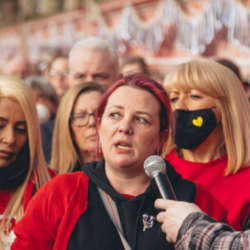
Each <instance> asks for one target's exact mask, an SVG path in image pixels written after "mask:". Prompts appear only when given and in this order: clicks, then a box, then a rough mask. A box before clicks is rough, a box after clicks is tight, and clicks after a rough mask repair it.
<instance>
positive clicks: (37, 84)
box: [24, 76, 58, 103]
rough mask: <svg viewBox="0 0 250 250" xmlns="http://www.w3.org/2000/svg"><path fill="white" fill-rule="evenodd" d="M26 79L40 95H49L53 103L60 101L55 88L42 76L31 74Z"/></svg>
mask: <svg viewBox="0 0 250 250" xmlns="http://www.w3.org/2000/svg"><path fill="white" fill-rule="evenodd" d="M24 81H25V82H26V83H27V85H28V86H29V87H30V88H31V89H32V90H36V91H37V95H38V96H43V97H48V98H49V99H50V100H51V101H52V102H53V103H58V97H57V94H56V91H55V89H54V88H53V87H52V85H51V84H50V83H49V82H48V81H47V80H46V79H45V78H43V77H42V76H29V77H27V78H26V79H25V80H24Z"/></svg>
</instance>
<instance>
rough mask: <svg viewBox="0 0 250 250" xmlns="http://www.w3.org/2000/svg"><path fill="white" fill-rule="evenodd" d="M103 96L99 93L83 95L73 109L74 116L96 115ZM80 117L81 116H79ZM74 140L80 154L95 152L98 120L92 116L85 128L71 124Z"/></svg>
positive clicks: (93, 92)
mask: <svg viewBox="0 0 250 250" xmlns="http://www.w3.org/2000/svg"><path fill="white" fill-rule="evenodd" d="M101 98H102V94H101V93H100V92H98V91H92V92H87V93H82V94H81V95H80V96H79V97H78V98H77V101H76V103H75V105H74V108H73V113H74V114H79V115H81V114H83V113H89V114H91V113H95V111H96V109H97V107H98V104H99V102H100V100H101ZM79 117H80V116H79ZM70 127H71V131H72V138H73V141H74V142H75V144H76V146H77V148H78V150H79V151H80V152H87V151H94V150H95V148H96V138H97V126H96V118H95V117H94V116H93V115H91V116H90V117H89V121H88V123H87V124H85V125H84V126H76V125H75V124H74V122H71V123H70Z"/></svg>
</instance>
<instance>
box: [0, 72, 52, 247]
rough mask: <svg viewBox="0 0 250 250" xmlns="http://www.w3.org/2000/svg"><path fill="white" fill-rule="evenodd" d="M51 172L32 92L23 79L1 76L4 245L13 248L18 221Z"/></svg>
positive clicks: (0, 231) (0, 236) (0, 225)
mask: <svg viewBox="0 0 250 250" xmlns="http://www.w3.org/2000/svg"><path fill="white" fill-rule="evenodd" d="M50 176H54V174H53V173H52V172H51V173H49V171H48V168H47V164H46V163H45V160H44V156H43V152H42V146H41V139H40V130H39V121H38V117H37V111H36V105H35V100H34V97H33V96H32V92H31V90H30V89H29V87H28V86H27V85H26V84H25V83H24V82H23V81H22V80H20V79H18V78H15V77H7V76H0V249H5V250H7V249H10V245H11V244H12V242H13V241H14V238H15V235H14V233H13V228H14V226H15V222H16V221H19V220H20V219H21V218H22V216H23V213H24V211H25V210H26V208H27V205H28V203H29V202H30V200H31V198H32V196H33V195H34V193H35V191H36V190H38V189H39V188H40V187H42V186H43V185H44V184H45V183H46V182H47V181H48V180H50V178H51V177H50Z"/></svg>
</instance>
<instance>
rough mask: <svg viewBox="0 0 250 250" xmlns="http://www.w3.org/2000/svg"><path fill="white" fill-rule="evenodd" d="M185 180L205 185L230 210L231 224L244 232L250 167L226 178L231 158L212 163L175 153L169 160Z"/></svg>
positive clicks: (249, 206)
mask: <svg viewBox="0 0 250 250" xmlns="http://www.w3.org/2000/svg"><path fill="white" fill-rule="evenodd" d="M166 159H167V160H168V161H169V162H170V163H171V164H172V166H173V167H174V168H175V169H176V171H177V172H178V173H180V174H181V175H182V178H184V179H188V180H191V181H195V182H199V183H200V184H202V185H203V186H204V187H205V188H206V189H207V190H208V191H209V192H210V193H211V194H212V195H213V196H214V197H215V198H216V199H217V200H218V201H219V202H220V203H221V204H222V205H223V206H224V207H225V208H226V209H227V211H228V217H227V219H228V222H229V225H230V226H232V227H233V228H234V229H235V230H237V231H241V230H242V227H243V225H244V222H245V220H246V217H247V215H248V213H249V212H250V181H249V179H250V168H244V169H242V170H240V171H239V172H238V173H236V174H235V175H229V176H226V177H224V173H225V169H226V166H227V157H223V158H219V159H216V160H214V161H211V162H208V163H199V162H189V161H185V160H183V159H181V158H180V157H178V156H177V155H176V152H175V151H174V150H173V151H172V152H171V153H170V154H169V155H168V156H167V158H166Z"/></svg>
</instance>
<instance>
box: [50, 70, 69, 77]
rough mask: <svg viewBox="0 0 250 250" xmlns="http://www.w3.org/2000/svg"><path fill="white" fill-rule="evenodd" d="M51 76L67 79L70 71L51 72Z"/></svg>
mask: <svg viewBox="0 0 250 250" xmlns="http://www.w3.org/2000/svg"><path fill="white" fill-rule="evenodd" d="M49 74H50V76H52V77H56V76H62V77H66V76H67V75H68V71H67V70H64V71H55V70H51V71H50V72H49Z"/></svg>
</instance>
